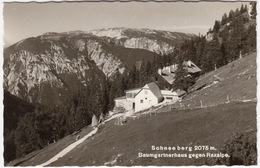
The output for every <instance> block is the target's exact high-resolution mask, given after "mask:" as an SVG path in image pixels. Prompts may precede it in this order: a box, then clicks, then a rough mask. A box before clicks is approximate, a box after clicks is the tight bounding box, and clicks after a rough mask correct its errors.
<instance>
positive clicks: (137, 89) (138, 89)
mask: <svg viewBox="0 0 260 168" xmlns="http://www.w3.org/2000/svg"><path fill="white" fill-rule="evenodd" d="M141 89H142V87H139V88H133V89H128V90H125V92H130V91H134V90H136V91H138V92H139V91H140V90H141Z"/></svg>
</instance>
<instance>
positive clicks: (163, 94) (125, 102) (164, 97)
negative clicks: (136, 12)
mask: <svg viewBox="0 0 260 168" xmlns="http://www.w3.org/2000/svg"><path fill="white" fill-rule="evenodd" d="M125 92H126V96H123V97H118V98H116V99H115V108H123V109H124V110H125V111H129V110H134V111H135V112H138V111H142V110H145V109H148V108H150V107H152V106H155V105H158V104H159V103H161V102H162V103H164V102H165V103H167V102H176V101H177V100H179V95H178V93H177V92H172V91H170V90H160V89H159V87H158V86H157V85H156V84H155V83H154V82H151V83H148V84H146V85H145V86H144V87H142V88H135V89H130V90H126V91H125Z"/></svg>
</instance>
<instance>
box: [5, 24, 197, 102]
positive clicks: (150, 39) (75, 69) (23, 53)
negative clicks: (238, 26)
mask: <svg viewBox="0 0 260 168" xmlns="http://www.w3.org/2000/svg"><path fill="white" fill-rule="evenodd" d="M193 37H196V35H194V34H185V33H179V32H169V31H160V30H151V29H130V28H109V29H98V30H92V31H88V32H85V31H71V32H63V33H55V32H49V33H45V34H43V35H40V36H37V37H31V38H27V39H24V40H22V41H19V42H18V43H16V44H14V45H12V46H10V47H8V48H6V49H5V50H4V66H3V69H4V88H5V90H7V91H9V92H10V93H11V94H13V95H15V96H18V97H20V98H22V99H24V100H26V101H28V102H31V103H40V104H44V105H57V104H60V103H62V102H63V101H64V98H65V97H66V95H69V94H71V93H73V92H76V91H78V89H79V88H80V87H84V86H87V85H89V84H93V83H95V84H100V83H102V82H101V81H102V80H104V79H105V78H109V79H111V80H113V76H114V75H115V74H117V73H120V74H124V73H127V72H128V70H129V69H131V68H132V67H133V66H135V65H136V63H137V62H139V63H140V62H142V61H146V60H151V59H153V57H154V56H155V55H163V54H169V53H171V52H173V50H174V48H175V46H176V45H178V44H180V43H181V42H183V41H184V40H187V39H191V38H193Z"/></svg>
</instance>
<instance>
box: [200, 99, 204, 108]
mask: <svg viewBox="0 0 260 168" xmlns="http://www.w3.org/2000/svg"><path fill="white" fill-rule="evenodd" d="M200 107H201V108H202V107H203V105H202V101H201V100H200Z"/></svg>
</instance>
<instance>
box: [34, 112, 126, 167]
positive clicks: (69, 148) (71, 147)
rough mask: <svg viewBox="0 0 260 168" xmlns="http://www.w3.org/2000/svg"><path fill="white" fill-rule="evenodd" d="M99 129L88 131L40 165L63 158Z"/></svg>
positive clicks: (112, 117) (114, 116)
mask: <svg viewBox="0 0 260 168" xmlns="http://www.w3.org/2000/svg"><path fill="white" fill-rule="evenodd" d="M121 115H123V114H116V115H113V116H111V117H110V118H108V119H107V120H105V121H104V122H103V124H104V123H106V122H108V121H110V120H112V119H114V118H117V117H119V116H121ZM97 131H98V127H97V128H95V129H93V130H92V131H91V132H90V133H88V134H87V135H85V136H84V137H82V138H81V139H79V140H77V141H76V142H74V143H72V144H70V145H69V146H67V147H66V148H64V149H63V150H62V151H60V152H59V153H57V154H56V155H55V156H53V157H52V158H51V159H49V160H48V161H46V162H44V163H42V164H40V165H38V166H47V165H49V164H51V163H53V162H55V161H56V160H58V159H59V158H61V157H62V156H64V155H66V154H67V153H68V152H70V151H71V150H72V149H74V148H75V147H76V146H77V145H79V144H81V143H82V142H84V141H85V140H86V139H88V138H89V137H91V136H92V135H95V134H96V133H97Z"/></svg>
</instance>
